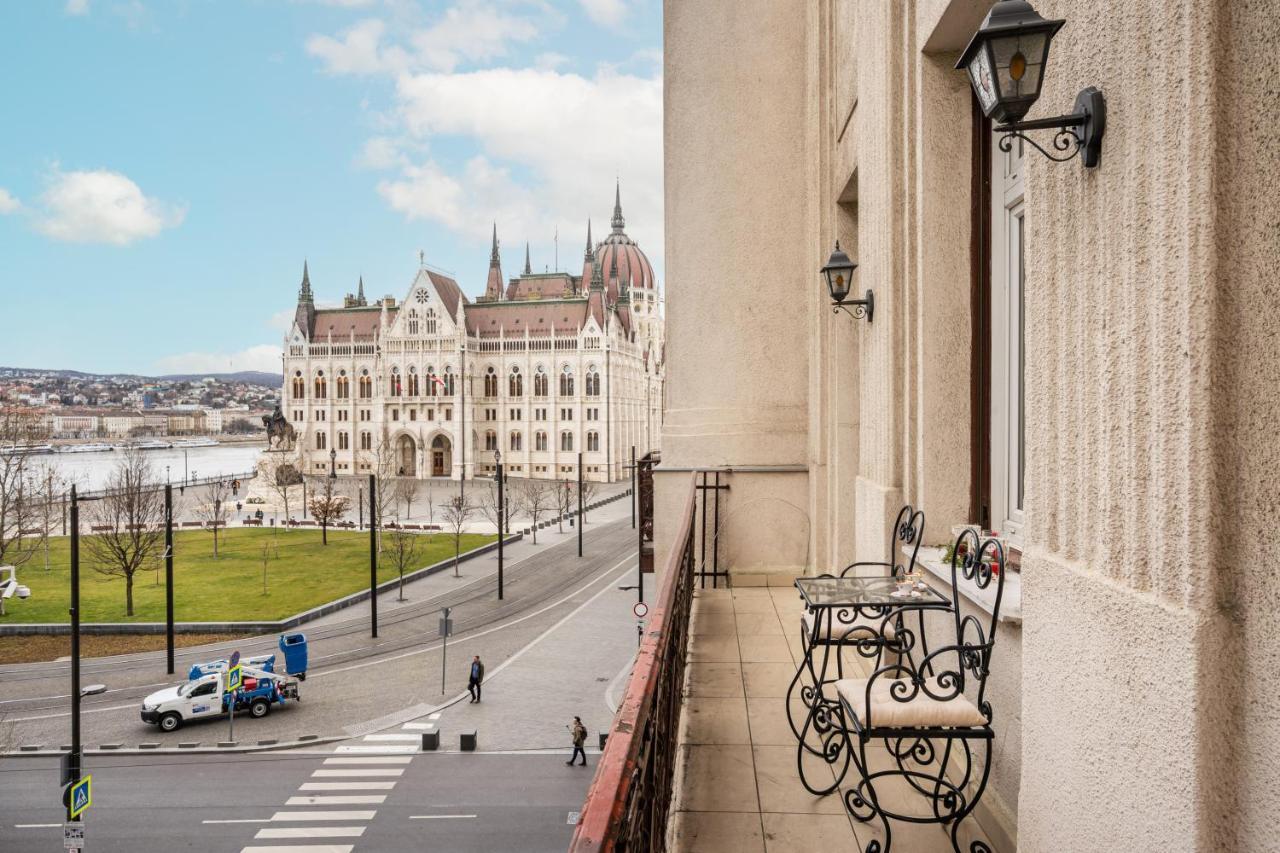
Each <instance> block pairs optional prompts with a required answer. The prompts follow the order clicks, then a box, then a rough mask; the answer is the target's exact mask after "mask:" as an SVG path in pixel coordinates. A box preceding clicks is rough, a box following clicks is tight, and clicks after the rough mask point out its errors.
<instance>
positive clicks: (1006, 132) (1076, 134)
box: [995, 86, 1107, 169]
mask: <svg viewBox="0 0 1280 853" xmlns="http://www.w3.org/2000/svg"><path fill="white" fill-rule="evenodd" d="M1053 129H1057V131H1058V132H1057V133H1055V134H1054V136H1053V148H1054V150H1055V151H1058V152H1064V153H1063V154H1062V156H1056V155H1054V154H1052V153H1050V152H1049V151H1047V150H1046V149H1045V148H1044V147H1043V146H1041V145H1040V144H1039V143H1038V142H1036V141H1035V140H1034V139H1032V138H1031V137H1030V136H1027V134H1026V131H1029V130H1053ZM1106 129H1107V103H1106V101H1105V100H1104V99H1103V97H1102V93H1101V92H1100V91H1098V90H1097V89H1096V88H1094V87H1093V86H1089V87H1088V88H1086V89H1083V90H1081V92H1080V94H1078V95H1076V103H1075V109H1074V110H1073V111H1072V112H1071V113H1068V114H1067V115H1061V116H1055V117H1053V118H1040V119H1032V120H1031V121H1011V122H1009V123H1008V124H1001V125H997V126H996V128H995V132H996V133H999V134H1001V136H1000V142H999V146H1000V150H1001V151H1003V152H1005V153H1006V154H1007V153H1008V152H1009V150H1010V149H1011V148H1012V147H1013V140H1015V139H1022V140H1024V141H1026V142H1027V143H1028V144H1029V145H1031V147H1032V148H1034V149H1036V150H1037V151H1039V152H1040V153H1041V154H1043V155H1044V156H1045V157H1047V158H1049V159H1050V160H1053V161H1054V162H1055V163H1065V162H1066V161H1067V160H1071V159H1073V158H1074V157H1075V156H1076V155H1077V154H1079V155H1081V158H1080V159H1081V162H1082V163H1083V164H1084V166H1085V168H1087V169H1092V168H1094V167H1095V166H1097V165H1098V164H1099V163H1101V162H1102V135H1103V133H1104V132H1105V131H1106Z"/></svg>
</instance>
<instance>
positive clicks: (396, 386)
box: [391, 367, 404, 397]
mask: <svg viewBox="0 0 1280 853" xmlns="http://www.w3.org/2000/svg"><path fill="white" fill-rule="evenodd" d="M403 390H404V389H403V386H401V384H400V368H398V367H393V368H391V396H392V397H399V396H400V395H401V393H402V392H403Z"/></svg>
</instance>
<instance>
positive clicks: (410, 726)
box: [400, 723, 436, 731]
mask: <svg viewBox="0 0 1280 853" xmlns="http://www.w3.org/2000/svg"><path fill="white" fill-rule="evenodd" d="M435 727H436V724H435V723H405V724H404V725H403V726H401V727H400V728H402V729H417V730H418V731H429V730H431V729H434V728H435Z"/></svg>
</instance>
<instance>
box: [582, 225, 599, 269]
mask: <svg viewBox="0 0 1280 853" xmlns="http://www.w3.org/2000/svg"><path fill="white" fill-rule="evenodd" d="M582 257H583V258H584V259H585V260H586V261H587V263H590V262H591V261H594V260H595V259H596V249H595V244H593V243H592V242H591V220H590V219H588V220H587V253H586V254H585V255H583V256H582Z"/></svg>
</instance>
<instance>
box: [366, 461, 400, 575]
mask: <svg viewBox="0 0 1280 853" xmlns="http://www.w3.org/2000/svg"><path fill="white" fill-rule="evenodd" d="M396 455H397V454H396V452H395V447H394V446H392V444H391V442H390V441H389V440H387V439H386V438H382V439H379V440H378V444H377V447H376V448H375V449H374V451H373V460H372V461H373V473H374V478H373V493H374V495H375V497H377V509H378V513H377V515H378V517H377V518H376V519H373V518H370V519H369V523H370V524H372V523H373V522H374V521H377V523H378V551H379V552H381V551H382V531H383V529H384V528H386V527H387V523H388V522H389V521H390V520H392V519H395V518H396V517H397V515H398V513H396V482H397V480H398V479H399V478H398V477H397V476H396V474H397V472H398V471H399V465H398V463H397V461H396Z"/></svg>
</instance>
